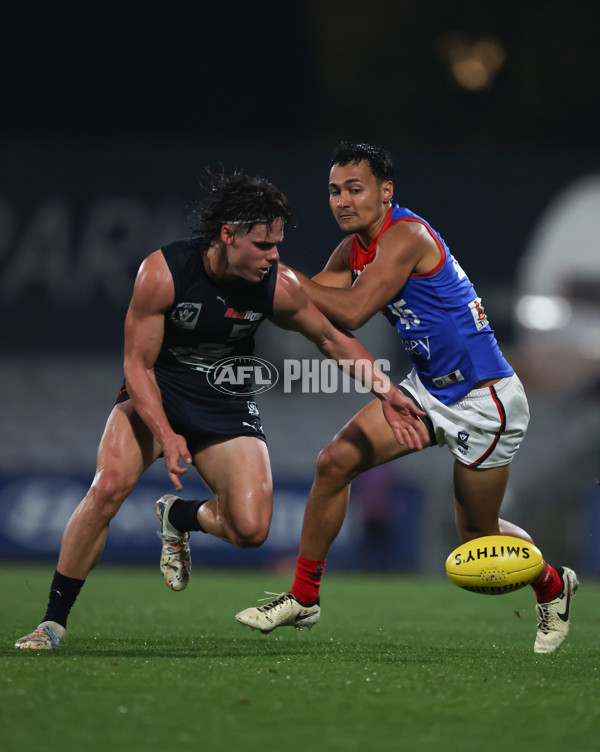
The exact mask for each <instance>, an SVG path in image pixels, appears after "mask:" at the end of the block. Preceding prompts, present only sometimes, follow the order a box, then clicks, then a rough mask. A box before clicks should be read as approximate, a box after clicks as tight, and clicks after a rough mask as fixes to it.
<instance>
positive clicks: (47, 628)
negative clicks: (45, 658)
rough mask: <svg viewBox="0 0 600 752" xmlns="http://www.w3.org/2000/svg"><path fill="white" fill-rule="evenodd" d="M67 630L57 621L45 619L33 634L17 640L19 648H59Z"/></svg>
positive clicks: (16, 644) (16, 643)
mask: <svg viewBox="0 0 600 752" xmlns="http://www.w3.org/2000/svg"><path fill="white" fill-rule="evenodd" d="M66 633H67V630H66V629H65V628H64V627H63V626H62V624H57V623H56V622H55V621H43V622H42V623H41V624H40V625H39V626H38V627H37V629H35V630H34V631H33V632H32V633H31V634H28V635H25V637H21V638H20V639H19V640H17V641H16V642H15V647H16V648H18V649H19V650H58V646H59V645H60V643H61V642H62V641H63V640H64V639H65V634H66Z"/></svg>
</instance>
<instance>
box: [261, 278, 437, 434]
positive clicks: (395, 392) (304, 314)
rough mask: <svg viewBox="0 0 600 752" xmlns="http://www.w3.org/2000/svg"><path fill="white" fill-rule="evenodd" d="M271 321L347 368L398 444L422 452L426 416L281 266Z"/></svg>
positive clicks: (370, 356) (359, 344)
mask: <svg viewBox="0 0 600 752" xmlns="http://www.w3.org/2000/svg"><path fill="white" fill-rule="evenodd" d="M272 321H273V323H274V324H276V325H277V326H280V327H282V328H284V329H293V330H295V331H298V332H300V333H301V334H303V335H304V336H305V337H307V338H308V339H310V340H311V341H312V342H314V343H315V345H316V346H317V347H318V348H319V350H320V351H321V352H322V353H323V354H324V355H326V356H327V357H329V358H332V359H334V360H336V361H337V362H338V364H340V363H342V364H343V365H344V366H346V365H347V366H348V370H349V373H350V375H351V376H354V377H355V378H358V379H359V380H360V381H361V382H362V383H363V384H364V385H365V386H367V387H368V388H369V389H370V391H371V392H372V393H373V394H374V395H375V397H377V399H379V400H380V401H381V403H382V408H383V413H384V416H385V418H386V420H387V421H388V423H389V424H390V426H391V428H392V430H393V431H394V434H395V436H396V438H397V439H398V441H399V442H400V443H404V444H406V445H407V446H408V447H409V448H410V449H422V448H423V446H424V445H425V443H426V442H427V441H428V439H429V436H428V433H427V429H426V428H425V425H424V424H423V422H422V421H421V420H420V419H419V416H423V415H425V413H424V412H423V411H422V410H419V408H418V407H417V406H416V405H415V404H414V402H413V401H412V400H410V399H408V398H407V397H405V396H404V395H403V394H402V392H400V390H399V389H397V387H396V386H394V385H393V384H392V382H391V381H390V380H389V378H388V377H387V376H386V374H385V373H383V371H381V369H380V368H379V367H378V366H377V365H376V364H375V361H374V359H373V356H372V355H371V354H370V353H369V352H368V351H367V350H366V349H365V348H364V347H363V345H362V344H361V343H360V342H359V341H358V340H357V339H356V338H355V337H353V336H352V335H351V334H349V333H348V332H345V331H343V330H341V329H339V328H337V327H336V326H335V325H333V324H332V323H331V322H330V321H328V319H327V318H325V316H324V315H323V314H322V313H321V312H320V311H319V310H318V309H317V308H316V307H315V306H314V304H313V303H312V302H311V301H310V299H309V298H308V296H307V294H306V293H305V292H304V290H303V289H302V285H301V284H300V282H299V281H298V279H297V277H296V276H295V274H294V273H293V272H292V271H291V269H288V268H287V267H285V266H283V264H280V265H279V272H278V279H277V286H276V288H275V300H274V310H273V315H272Z"/></svg>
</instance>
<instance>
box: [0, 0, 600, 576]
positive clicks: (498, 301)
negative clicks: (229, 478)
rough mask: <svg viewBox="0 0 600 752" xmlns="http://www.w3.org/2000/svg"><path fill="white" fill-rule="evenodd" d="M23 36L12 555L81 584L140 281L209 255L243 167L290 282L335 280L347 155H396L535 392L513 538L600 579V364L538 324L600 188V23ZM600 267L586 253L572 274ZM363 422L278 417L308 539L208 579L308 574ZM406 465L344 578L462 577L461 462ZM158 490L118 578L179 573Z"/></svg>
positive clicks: (285, 468)
mask: <svg viewBox="0 0 600 752" xmlns="http://www.w3.org/2000/svg"><path fill="white" fill-rule="evenodd" d="M2 16H3V18H2V32H3V33H2V44H1V45H0V63H1V70H2V100H1V101H2V111H1V112H2V115H1V117H0V176H1V180H0V309H1V314H2V322H3V326H2V329H1V334H0V338H1V345H2V354H3V357H2V362H1V363H0V379H1V380H2V395H3V399H2V407H1V408H0V409H1V414H0V422H1V424H2V434H1V435H2V438H1V442H2V447H1V450H2V451H1V453H0V506H1V507H2V509H3V510H4V513H5V515H6V519H7V520H8V524H7V526H6V527H5V529H4V530H3V531H0V536H2V539H1V540H0V542H1V543H2V547H1V551H2V555H4V556H6V557H22V558H29V557H42V558H48V559H53V558H54V557H55V554H56V550H57V545H58V541H59V537H60V532H62V525H63V524H64V519H65V517H66V516H67V515H68V512H69V510H70V509H71V508H72V507H73V506H74V504H75V503H76V500H77V497H78V495H79V494H80V493H81V492H82V491H84V490H85V486H86V484H87V483H89V480H90V478H91V475H92V473H93V467H94V457H95V448H96V445H97V442H98V439H99V435H100V432H101V430H102V425H103V421H104V419H105V416H106V414H107V412H108V410H109V409H110V407H111V404H112V399H113V395H114V393H115V392H116V389H117V388H118V385H119V382H120V353H121V347H122V320H123V315H124V312H125V309H126V306H127V302H128V297H129V294H130V289H131V283H132V281H133V277H134V275H135V271H136V268H137V266H138V264H139V262H140V261H141V259H142V258H143V256H144V255H145V254H146V253H148V252H149V251H151V250H154V249H155V248H156V247H158V246H159V245H160V244H161V243H163V242H165V241H168V240H170V239H172V238H173V237H175V236H176V235H180V234H184V233H185V232H186V215H187V214H188V213H189V210H190V208H191V205H192V203H193V201H194V200H195V199H196V197H197V195H198V183H199V181H200V180H201V176H202V173H203V170H204V168H205V167H210V168H212V169H218V168H219V167H221V166H223V167H225V168H227V169H230V168H233V167H244V168H245V169H247V170H249V171H252V172H258V173H261V174H263V175H264V176H265V177H268V178H270V179H272V180H273V181H274V182H276V183H277V184H278V185H279V186H280V187H281V188H282V189H283V190H284V191H285V192H286V193H288V195H289V196H290V198H291V200H292V204H293V210H294V226H293V227H292V228H291V230H290V231H289V233H288V237H287V238H286V240H285V243H284V245H283V246H282V249H281V253H282V256H283V258H284V259H285V260H286V261H288V262H289V263H290V264H292V265H294V266H297V267H298V268H300V269H302V270H303V271H306V272H308V273H315V272H316V271H318V269H319V268H320V267H321V265H322V264H323V263H324V260H325V259H326V257H327V254H328V253H329V252H330V250H331V249H332V248H333V247H334V246H335V244H336V242H337V240H338V237H339V236H338V232H337V229H336V227H335V225H334V223H333V221H332V219H331V218H330V216H329V210H328V207H327V201H326V190H325V184H326V175H327V161H328V157H329V153H330V151H331V149H332V148H333V146H334V145H335V144H336V143H337V141H339V140H340V139H341V138H348V139H352V140H368V141H374V142H379V143H384V144H386V145H388V146H389V147H390V149H391V150H392V152H393V154H394V157H395V161H396V170H397V177H396V199H397V200H398V201H399V202H400V203H401V204H405V205H407V206H409V207H410V208H412V209H413V210H415V211H417V212H419V213H421V214H423V215H424V216H426V217H427V218H428V219H429V220H430V221H431V222H432V224H433V225H434V226H435V227H437V228H438V229H439V230H440V231H441V233H442V234H443V236H444V237H445V239H446V240H447V241H448V243H449V245H450V247H451V248H452V250H453V251H454V253H455V255H457V256H458V258H459V259H460V261H461V263H462V265H463V266H464V267H465V268H466V269H467V270H468V272H469V275H470V276H471V278H472V279H473V281H474V282H475V284H476V287H477V288H478V291H479V292H480V294H481V295H482V297H483V298H484V303H485V304H486V311H487V312H488V314H489V316H490V319H491V321H492V323H493V325H494V328H495V329H496V332H497V334H498V337H499V339H500V341H501V345H502V346H503V348H504V349H505V350H506V351H507V353H508V354H509V357H510V359H511V361H512V362H513V363H514V364H515V366H517V367H518V369H519V372H520V373H521V374H522V376H523V378H524V380H525V381H526V386H527V388H528V393H529V395H530V400H531V406H532V416H533V420H532V424H531V429H530V433H529V435H528V438H527V441H526V443H525V444H524V446H523V448H522V450H521V454H520V456H519V459H518V462H517V463H515V468H514V472H513V479H512V481H511V487H510V488H509V493H508V496H507V500H506V506H507V514H510V516H512V517H513V518H515V520H516V521H520V522H521V523H522V524H524V525H526V526H528V527H531V529H532V531H535V535H536V538H538V540H539V542H540V545H542V544H543V546H544V550H545V551H547V552H548V553H549V557H550V558H552V557H554V558H556V557H557V556H559V557H564V558H565V560H566V559H567V558H568V561H569V562H572V563H573V565H575V566H578V567H580V568H582V569H587V570H588V571H590V572H595V573H597V572H599V571H600V558H599V554H598V553H597V551H598V550H599V548H600V547H599V546H598V545H597V541H598V536H599V534H600V499H599V498H598V497H599V493H598V487H597V485H596V480H597V478H596V476H597V474H598V473H600V469H599V467H598V460H597V458H598V456H599V451H598V447H599V444H600V434H599V430H598V425H599V424H600V421H599V420H598V407H599V401H598V396H599V391H600V390H599V386H598V380H597V373H598V359H600V355H599V353H600V345H598V344H595V345H593V346H592V344H593V343H592V344H590V342H589V341H588V340H586V341H585V342H583V343H582V344H581V346H580V349H579V350H577V351H576V352H574V350H573V348H572V347H571V346H570V345H569V346H565V345H564V343H556V342H554V341H553V340H551V339H548V340H546V339H542V338H543V337H545V336H546V335H545V334H544V335H542V334H541V333H540V334H539V335H535V336H537V337H538V339H537V340H534V344H535V343H538V344H539V343H543V344H544V343H547V344H545V347H546V350H544V349H543V348H542V349H541V350H540V351H538V350H536V351H535V355H532V353H533V352H534V349H535V348H533V347H532V346H531V342H532V340H531V338H529V339H528V338H527V337H528V336H529V337H531V335H527V333H526V332H524V331H523V328H522V326H520V325H519V322H518V321H517V319H516V316H515V306H516V304H517V302H518V300H517V299H518V296H519V295H520V294H521V293H523V292H527V290H526V289H524V288H523V284H524V283H523V276H522V264H523V262H524V260H525V258H526V256H527V254H528V252H529V250H530V246H531V243H532V240H533V239H534V238H535V233H536V231H537V229H538V228H539V226H540V222H541V221H542V220H543V219H544V218H547V217H548V212H550V213H552V208H553V207H556V206H557V204H556V202H557V201H558V200H559V199H560V197H561V196H563V195H564V192H565V191H568V190H569V188H570V186H573V185H578V184H579V182H578V181H581V180H588V179H595V178H596V177H597V175H598V169H599V167H600V139H599V135H598V134H599V128H598V124H599V120H600V97H599V96H598V95H599V92H600V52H599V49H598V44H597V38H598V9H597V3H596V2H594V1H593V0H578V1H577V0H576V1H575V2H572V3H570V4H569V5H568V6H565V4H564V3H559V2H553V1H552V0H545V1H544V2H541V1H540V2H538V1H537V0H532V1H531V2H527V3H522V2H516V1H515V0H509V1H508V2H504V3H497V2H483V3H482V2H475V1H473V2H468V1H467V0H462V1H461V2H453V3H449V2H446V0H423V2H415V1H413V2H409V1H408V0H399V1H398V2H389V1H387V0H371V2H369V3H363V2H357V1H356V0H350V1H348V2H344V3H338V2H329V1H327V0H325V1H324V2H323V1H319V0H310V1H307V2H300V3H294V4H288V3H283V2H270V1H267V2H254V3H250V2H228V3H220V4H217V3H197V2H195V3H192V2H175V3H168V4H167V3H162V2H158V3H153V4H142V3H119V4H117V3H110V2H108V3H102V4H94V3H92V4H86V5H85V6H84V5H82V4H76V3H62V4H60V5H55V6H48V5H47V6H44V7H38V6H35V8H34V6H33V5H27V4H24V5H20V6H16V5H12V6H11V7H10V8H9V9H8V10H6V9H5V10H4V11H3V13H2ZM589 221H590V225H592V224H593V221H594V217H593V216H590V218H589ZM597 237H598V236H597V235H595V236H594V235H592V239H593V240H597ZM588 250H589V249H588ZM581 251H582V248H581V247H580V246H579V245H578V242H577V239H576V238H574V242H573V246H572V247H568V248H565V254H566V255H569V254H573V255H576V254H578V253H580V252H581ZM596 257H597V258H600V249H599V250H598V251H597V252H596ZM598 280H600V268H599V267H598V266H596V267H595V268H590V270H589V276H588V277H587V278H586V279H585V280H583V281H582V280H580V279H578V280H574V282H573V287H577V290H582V289H583V288H585V290H586V291H587V293H586V295H585V296H583V297H585V298H586V300H585V313H584V318H585V321H586V322H588V323H589V321H590V320H592V321H593V320H595V319H594V317H598V315H599V311H598V299H600V292H599V290H600V283H599V282H598ZM584 282H585V284H583V283H584ZM575 283H577V284H575ZM597 292H598V294H596V293H597ZM574 300H575V298H574ZM265 329H266V327H265ZM361 336H362V335H361ZM392 337H393V333H392V332H391V331H390V332H388V331H387V329H386V324H385V323H383V322H381V323H379V325H378V326H371V325H369V327H368V328H367V330H365V332H364V339H365V341H366V343H367V345H368V346H369V347H370V348H371V349H372V351H373V352H374V354H380V353H381V354H384V355H388V357H389V358H390V360H391V361H392V364H393V365H394V367H395V368H397V369H398V373H399V375H400V374H401V373H402V371H403V369H404V368H405V363H404V361H402V358H401V356H399V355H398V354H397V349H396V348H395V344H396V342H395V340H393V339H392ZM592 339H593V337H592ZM596 342H597V341H596ZM261 347H262V349H261V353H262V355H263V356H266V357H270V358H272V359H274V360H276V359H277V358H279V359H281V358H283V357H286V356H289V357H294V356H299V355H300V356H301V357H311V356H312V355H313V354H314V353H313V351H312V350H311V349H310V348H308V347H307V345H306V344H305V343H304V342H303V341H300V340H298V339H296V338H294V337H293V336H290V335H285V334H283V333H281V332H279V333H278V332H275V331H274V332H271V331H267V332H265V334H264V338H263V341H262V344H261ZM594 347H595V348H596V349H595V351H594ZM581 350H583V352H581ZM594 352H595V355H594ZM540 353H541V354H540ZM590 363H591V367H590ZM540 366H542V367H540ZM594 372H595V373H596V376H595V377H594V375H593V374H594ZM567 374H569V378H568V379H567V378H566V375H567ZM590 374H591V375H590ZM358 404H362V402H360V401H359V400H358V398H356V396H344V395H339V396H338V395H336V398H335V399H334V398H330V399H328V400H327V402H326V403H324V402H323V401H319V397H318V396H310V395H309V396H307V395H293V396H290V395H284V394H282V393H281V392H279V393H278V392H277V391H276V390H273V392H272V394H271V395H269V399H267V398H266V397H265V400H264V401H263V407H262V409H263V417H264V419H265V425H266V428H267V431H268V434H269V436H270V437H271V438H272V442H271V452H272V459H273V467H274V472H275V478H276V484H277V485H278V487H279V488H278V499H280V501H279V508H280V510H281V513H280V514H281V515H282V516H281V517H280V518H276V520H275V522H274V531H273V534H272V539H271V542H270V543H269V544H267V546H266V547H265V548H264V550H262V551H259V552H251V553H248V552H243V557H242V558H239V557H238V558H236V554H235V552H234V553H232V552H230V551H229V549H227V550H225V548H219V547H217V548H215V549H214V550H211V551H209V553H208V554H207V558H209V559H210V560H212V561H214V562H217V563H219V562H220V561H223V562H224V563H231V562H232V561H233V562H234V563H235V562H237V561H238V559H239V561H242V559H243V561H244V562H245V563H248V562H250V563H255V564H256V565H257V566H258V565H260V566H263V565H272V566H275V565H277V566H286V563H287V562H289V557H290V556H292V555H293V552H294V550H295V546H296V541H297V534H298V533H299V524H300V519H301V512H302V505H303V499H304V495H305V492H306V487H307V485H309V484H310V479H311V472H312V466H313V464H314V459H315V457H316V454H317V451H318V449H319V448H321V446H322V445H323V444H324V443H325V442H326V441H327V440H328V439H329V438H330V436H331V435H332V434H333V432H334V431H335V430H336V428H338V427H339V425H341V424H342V422H343V421H344V420H346V419H347V417H349V415H350V414H351V413H352V411H353V409H355V406H356V405H358ZM567 406H568V408H567ZM290 424H291V425H292V426H293V430H292V431H290ZM435 452H438V453H437V454H435ZM398 465H399V466H398V467H395V466H394V467H393V468H387V469H385V470H383V471H381V472H380V473H378V474H376V475H375V476H371V477H370V478H367V479H363V480H362V481H360V482H357V484H356V488H355V496H356V502H355V504H354V505H353V507H354V512H353V516H351V518H350V520H349V523H348V526H347V530H346V531H345V533H344V536H342V538H341V539H340V541H339V545H338V547H337V549H336V551H337V553H336V554H335V555H336V556H338V558H339V562H340V564H341V565H344V566H354V567H371V568H377V567H380V568H392V569H412V570H425V569H429V570H431V571H439V570H440V566H441V562H442V561H443V559H444V558H445V554H446V553H447V552H448V551H449V550H450V548H451V547H453V545H454V543H455V539H454V537H453V530H452V511H451V503H450V498H449V479H450V475H449V472H450V465H449V458H448V457H446V456H445V455H444V456H442V452H440V451H439V450H430V454H427V453H425V454H424V455H419V456H415V457H413V458H411V459H407V460H404V463H403V464H402V465H401V466H400V463H398ZM145 483H146V485H144V484H142V485H141V486H140V489H139V491H138V495H137V497H136V498H132V500H131V503H130V505H129V507H128V508H127V509H126V508H124V509H123V510H122V512H121V513H120V515H119V518H118V520H122V521H117V520H116V521H115V523H114V524H113V531H114V532H113V533H112V537H113V543H114V546H113V548H112V549H111V545H109V547H108V548H107V553H106V555H107V558H111V557H114V558H115V559H119V558H122V557H123V556H125V553H124V552H125V551H127V550H128V551H130V552H132V554H131V555H132V556H133V557H134V558H135V559H136V560H139V561H145V560H146V559H148V560H150V559H152V557H153V556H154V555H155V551H154V548H151V544H152V542H153V541H154V543H156V541H155V539H153V538H152V533H151V530H152V528H153V524H154V523H153V521H152V515H151V514H150V512H151V509H152V507H151V505H150V501H149V497H152V499H153V495H154V494H156V492H157V491H158V492H159V495H160V493H163V492H164V491H165V490H168V489H167V488H166V484H165V478H164V477H163V475H162V474H161V468H158V467H157V468H156V469H155V470H153V471H152V472H151V473H150V474H149V478H148V480H147V481H145ZM163 489H164V490H163ZM373 489H376V491H375V492H374V491H373ZM374 497H377V498H378V499H379V500H383V501H382V502H381V503H379V504H376V505H374V504H369V499H372V498H374ZM57 509H59V510H60V514H54V516H53V523H52V524H51V525H48V523H47V520H48V515H47V512H49V510H53V512H56V510H57ZM140 510H144V511H143V513H142V512H141V511H140ZM382 517H383V520H384V522H385V523H386V524H387V528H388V529H390V530H391V531H392V533H391V535H390V537H389V539H386V540H383V539H382V538H381V537H380V536H381V531H382V527H383V528H385V527H386V524H384V525H383V526H382V525H381V522H382ZM23 519H27V520H28V523H27V525H25V526H23V524H22V520H23ZM365 531H366V532H365ZM378 536H379V537H378ZM132 538H133V539H134V540H135V541H136V543H135V545H134V547H133V549H131V546H128V542H130V541H131V540H132ZM382 551H383V553H381V552H382ZM376 553H377V554H378V555H376Z"/></svg>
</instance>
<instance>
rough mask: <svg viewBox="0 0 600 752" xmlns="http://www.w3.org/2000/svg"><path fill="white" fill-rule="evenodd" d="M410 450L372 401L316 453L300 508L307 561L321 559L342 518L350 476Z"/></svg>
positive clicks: (302, 539) (378, 403)
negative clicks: (308, 488) (311, 479)
mask: <svg viewBox="0 0 600 752" xmlns="http://www.w3.org/2000/svg"><path fill="white" fill-rule="evenodd" d="M427 446H429V444H428V445H427ZM412 451H415V450H411V449H409V448H408V447H407V446H406V445H403V444H399V443H398V441H397V440H396V438H395V436H394V433H393V432H392V429H391V428H390V426H389V425H388V423H387V421H386V420H385V418H384V416H383V412H382V409H381V403H380V402H379V401H378V400H373V401H372V402H370V403H369V404H368V405H365V407H363V408H362V410H360V411H359V412H358V413H357V414H356V415H355V416H354V417H353V418H352V419H351V420H350V421H349V422H348V423H347V424H346V425H345V426H344V427H343V428H342V430H341V431H340V432H339V433H338V434H337V435H336V436H335V437H334V439H333V441H332V442H331V443H330V444H329V445H328V446H327V447H325V449H323V451H322V452H321V453H320V454H319V458H318V460H317V468H316V475H315V480H314V483H313V486H312V488H311V491H310V494H309V497H308V501H307V504H306V509H305V512H304V522H303V524H302V537H301V540H300V556H301V557H302V558H304V559H310V560H313V561H319V560H323V559H325V558H326V557H327V553H328V552H329V548H330V547H331V544H332V543H333V541H334V540H335V538H336V536H337V534H338V533H339V531H340V528H341V527H342V524H343V522H344V518H345V516H346V510H347V507H348V496H349V492H350V482H351V481H352V480H353V478H355V477H356V476H357V475H359V474H360V473H362V472H364V471H365V470H369V469H370V468H372V467H376V466H377V465H382V464H384V463H385V462H389V461H390V460H393V459H396V458H397V457H401V456H403V455H405V454H410V453H411V452H412Z"/></svg>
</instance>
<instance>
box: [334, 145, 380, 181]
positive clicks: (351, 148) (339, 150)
mask: <svg viewBox="0 0 600 752" xmlns="http://www.w3.org/2000/svg"><path fill="white" fill-rule="evenodd" d="M363 159H364V160H365V162H368V163H369V167H370V168H371V172H372V173H373V175H375V177H376V178H377V180H393V179H394V162H393V159H392V155H391V154H390V152H389V150H388V149H386V148H385V147H384V146H374V145H373V144H354V143H351V142H350V141H341V142H340V143H339V144H338V145H337V146H336V147H335V149H334V151H333V154H332V155H331V160H330V162H329V166H330V167H333V165H339V166H340V167H345V166H346V165H348V164H358V163H359V162H362V161H363Z"/></svg>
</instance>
